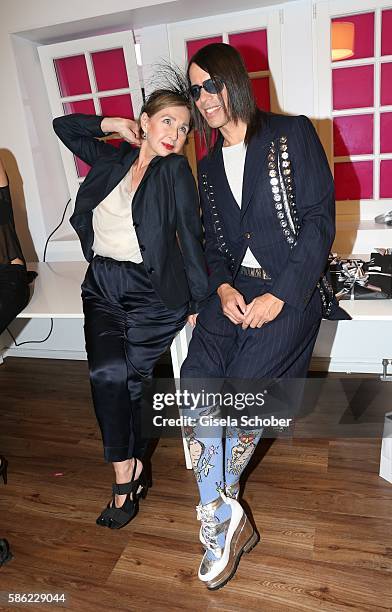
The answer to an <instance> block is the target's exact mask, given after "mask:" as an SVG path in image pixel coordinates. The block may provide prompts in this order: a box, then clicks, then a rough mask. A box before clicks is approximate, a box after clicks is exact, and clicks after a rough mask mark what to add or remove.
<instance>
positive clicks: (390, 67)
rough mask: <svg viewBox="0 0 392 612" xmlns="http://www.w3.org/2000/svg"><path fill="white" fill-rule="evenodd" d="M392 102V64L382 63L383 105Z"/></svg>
mask: <svg viewBox="0 0 392 612" xmlns="http://www.w3.org/2000/svg"><path fill="white" fill-rule="evenodd" d="M386 104H392V64H391V63H386V64H381V106H385V105H386Z"/></svg>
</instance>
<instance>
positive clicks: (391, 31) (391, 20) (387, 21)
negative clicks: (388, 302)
mask: <svg viewBox="0 0 392 612" xmlns="http://www.w3.org/2000/svg"><path fill="white" fill-rule="evenodd" d="M381 32H382V34H381V55H392V9H390V10H388V11H383V12H382V30H381Z"/></svg>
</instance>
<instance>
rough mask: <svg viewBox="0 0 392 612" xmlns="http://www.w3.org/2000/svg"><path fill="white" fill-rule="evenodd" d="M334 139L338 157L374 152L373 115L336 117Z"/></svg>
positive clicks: (335, 152)
mask: <svg viewBox="0 0 392 612" xmlns="http://www.w3.org/2000/svg"><path fill="white" fill-rule="evenodd" d="M333 140H334V155H335V156H336V157H343V156H345V155H361V154H366V153H373V115H352V116H350V117H335V119H334V120H333Z"/></svg>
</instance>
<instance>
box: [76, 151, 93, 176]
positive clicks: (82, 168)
mask: <svg viewBox="0 0 392 612" xmlns="http://www.w3.org/2000/svg"><path fill="white" fill-rule="evenodd" d="M74 160H75V166H76V172H77V173H78V176H80V177H83V176H86V174H87V173H88V171H89V170H90V168H91V166H89V165H88V164H86V163H85V162H84V161H82V160H81V159H79V157H76V155H74Z"/></svg>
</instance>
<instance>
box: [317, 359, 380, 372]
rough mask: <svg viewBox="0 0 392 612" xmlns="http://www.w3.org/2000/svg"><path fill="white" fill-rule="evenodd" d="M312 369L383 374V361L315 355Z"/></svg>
mask: <svg viewBox="0 0 392 612" xmlns="http://www.w3.org/2000/svg"><path fill="white" fill-rule="evenodd" d="M310 370H311V371H315V372H345V373H347V374H351V373H352V372H358V373H363V374H380V376H381V374H382V363H381V360H380V359H377V360H370V359H363V360H361V359H357V360H355V361H353V360H352V359H351V360H347V361H346V360H343V359H329V358H327V357H313V358H312V361H311V363H310Z"/></svg>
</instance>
